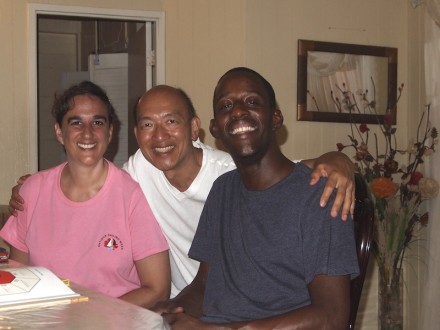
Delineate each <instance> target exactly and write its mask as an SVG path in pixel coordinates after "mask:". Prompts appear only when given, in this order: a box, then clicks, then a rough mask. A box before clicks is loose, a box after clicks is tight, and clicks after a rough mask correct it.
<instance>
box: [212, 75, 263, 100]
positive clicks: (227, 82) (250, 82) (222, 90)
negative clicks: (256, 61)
mask: <svg viewBox="0 0 440 330" xmlns="http://www.w3.org/2000/svg"><path fill="white" fill-rule="evenodd" d="M232 83H233V84H234V86H235V87H237V85H238V87H239V88H240V89H242V91H243V92H249V93H255V94H263V95H265V94H266V88H265V86H264V83H263V81H261V79H259V77H258V76H256V75H253V74H250V73H249V72H233V73H231V74H229V75H227V76H225V77H223V78H222V79H221V80H220V81H219V83H218V85H217V87H216V89H215V97H216V98H218V97H220V96H221V95H224V94H228V92H229V91H228V89H229V88H231V86H232Z"/></svg>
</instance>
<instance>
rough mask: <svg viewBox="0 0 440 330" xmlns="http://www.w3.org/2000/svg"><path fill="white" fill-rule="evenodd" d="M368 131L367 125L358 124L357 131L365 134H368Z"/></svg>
mask: <svg viewBox="0 0 440 330" xmlns="http://www.w3.org/2000/svg"><path fill="white" fill-rule="evenodd" d="M369 130H370V129H369V128H368V127H367V124H360V125H359V131H361V133H365V132H368V131H369Z"/></svg>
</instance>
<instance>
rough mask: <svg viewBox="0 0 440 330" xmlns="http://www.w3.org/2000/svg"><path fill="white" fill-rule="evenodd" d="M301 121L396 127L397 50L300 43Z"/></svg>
mask: <svg viewBox="0 0 440 330" xmlns="http://www.w3.org/2000/svg"><path fill="white" fill-rule="evenodd" d="M297 78H298V81H297V98H298V104H297V119H298V120H299V121H321V122H342V123H348V122H354V123H369V124H379V123H383V122H384V119H385V115H387V121H388V123H390V122H391V123H392V124H393V125H395V124H396V101H397V48H390V47H379V46H366V45H354V44H343V43H334V42H323V41H312V40H298V77H297Z"/></svg>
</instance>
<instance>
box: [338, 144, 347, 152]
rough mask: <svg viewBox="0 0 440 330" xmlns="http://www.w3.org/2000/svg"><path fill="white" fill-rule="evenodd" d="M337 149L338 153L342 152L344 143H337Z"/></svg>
mask: <svg viewBox="0 0 440 330" xmlns="http://www.w3.org/2000/svg"><path fill="white" fill-rule="evenodd" d="M336 148H338V151H342V150H343V149H344V148H345V146H344V145H343V144H342V143H336Z"/></svg>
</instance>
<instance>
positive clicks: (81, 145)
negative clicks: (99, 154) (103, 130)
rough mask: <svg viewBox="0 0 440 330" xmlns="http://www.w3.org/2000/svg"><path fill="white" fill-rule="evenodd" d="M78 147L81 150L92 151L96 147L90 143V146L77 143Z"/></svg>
mask: <svg viewBox="0 0 440 330" xmlns="http://www.w3.org/2000/svg"><path fill="white" fill-rule="evenodd" d="M78 146H79V147H80V148H82V149H92V148H94V147H95V146H96V143H91V144H84V143H78Z"/></svg>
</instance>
